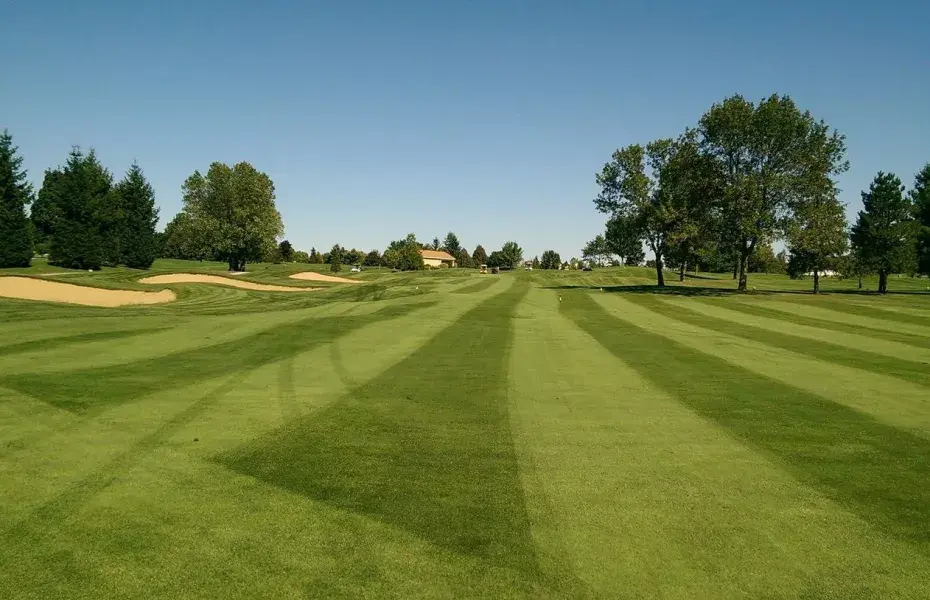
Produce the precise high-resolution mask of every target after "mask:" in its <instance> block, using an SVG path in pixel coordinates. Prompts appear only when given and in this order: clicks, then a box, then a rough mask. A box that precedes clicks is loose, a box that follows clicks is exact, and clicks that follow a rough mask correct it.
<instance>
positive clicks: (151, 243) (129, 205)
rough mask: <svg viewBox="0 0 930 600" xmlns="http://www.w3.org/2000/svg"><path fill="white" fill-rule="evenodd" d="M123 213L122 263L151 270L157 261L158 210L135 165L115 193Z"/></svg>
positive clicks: (142, 176)
mask: <svg viewBox="0 0 930 600" xmlns="http://www.w3.org/2000/svg"><path fill="white" fill-rule="evenodd" d="M114 192H115V196H116V197H117V199H118V205H119V211H120V213H121V217H122V218H121V224H120V227H119V230H118V232H119V236H120V238H119V262H121V263H122V264H124V265H126V266H127V267H130V268H132V269H148V268H149V267H151V266H152V263H153V262H154V261H155V254H156V247H155V225H156V224H157V223H158V209H157V208H156V207H155V190H153V189H152V186H151V185H149V182H148V181H146V179H145V174H144V173H143V172H142V169H141V168H140V167H139V165H138V164H136V163H133V165H132V166H131V167H130V168H129V171H127V172H126V177H125V178H123V180H122V181H120V182H119V183H118V184H116V187H115V189H114Z"/></svg>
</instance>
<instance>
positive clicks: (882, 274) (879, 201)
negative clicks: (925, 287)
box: [851, 172, 917, 294]
mask: <svg viewBox="0 0 930 600" xmlns="http://www.w3.org/2000/svg"><path fill="white" fill-rule="evenodd" d="M862 205H863V210H861V211H859V219H858V220H857V221H856V224H855V225H854V226H853V229H852V236H851V237H852V244H853V247H854V248H855V250H856V252H857V256H859V257H860V258H861V259H862V260H863V261H865V263H867V264H868V265H869V266H870V267H871V269H872V270H874V271H876V272H877V273H878V291H879V293H881V294H885V293H887V292H888V274H889V273H894V272H901V271H908V270H910V269H912V268H913V267H914V265H915V258H916V257H915V253H914V250H915V243H914V242H915V239H914V238H915V234H916V231H915V230H916V225H917V223H916V221H914V219H913V216H914V213H913V209H914V206H913V204H912V203H911V202H910V200H909V199H908V198H907V197H906V196H905V195H904V186H903V185H901V180H900V179H898V178H897V177H895V176H894V175H893V174H892V173H882V172H879V173H878V175H877V176H876V177H875V179H874V181H872V184H871V185H870V186H869V191H868V192H862Z"/></svg>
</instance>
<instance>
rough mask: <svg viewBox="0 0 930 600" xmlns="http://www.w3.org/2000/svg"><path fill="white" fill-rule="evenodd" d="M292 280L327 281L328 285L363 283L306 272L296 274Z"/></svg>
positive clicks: (356, 280)
mask: <svg viewBox="0 0 930 600" xmlns="http://www.w3.org/2000/svg"><path fill="white" fill-rule="evenodd" d="M291 279H306V280H307V281H326V282H328V283H362V282H361V281H359V280H358V279H347V278H345V277H335V276H333V275H323V274H322V273H314V272H313V271H304V272H303V273H294V274H293V275H291Z"/></svg>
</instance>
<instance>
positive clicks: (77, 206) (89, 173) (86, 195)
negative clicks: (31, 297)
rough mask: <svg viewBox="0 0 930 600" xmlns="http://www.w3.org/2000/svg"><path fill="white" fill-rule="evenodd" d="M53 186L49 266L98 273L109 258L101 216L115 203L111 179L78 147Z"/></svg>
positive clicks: (93, 156) (93, 158) (105, 171)
mask: <svg viewBox="0 0 930 600" xmlns="http://www.w3.org/2000/svg"><path fill="white" fill-rule="evenodd" d="M54 185H55V189H54V190H53V191H52V192H53V195H54V198H55V203H56V220H55V223H54V229H53V233H52V242H51V249H50V253H49V262H50V263H52V264H55V265H59V266H62V267H65V268H70V269H99V268H100V266H101V265H102V264H103V262H104V260H105V258H106V257H105V254H106V250H107V248H106V244H105V240H104V237H103V234H102V231H101V229H102V227H101V221H102V219H101V216H102V213H104V212H105V209H106V208H107V207H109V204H110V201H111V199H112V197H111V196H110V192H111V189H112V186H113V177H112V175H110V172H109V171H107V170H106V169H105V168H103V165H101V164H100V161H99V160H97V156H96V154H95V153H94V151H93V150H91V151H90V152H88V153H87V154H84V153H83V152H81V149H80V148H77V147H75V148H74V149H73V150H72V151H71V154H70V155H69V156H68V162H67V164H66V165H65V168H64V169H63V170H62V172H61V176H60V177H58V178H56V180H55V181H54Z"/></svg>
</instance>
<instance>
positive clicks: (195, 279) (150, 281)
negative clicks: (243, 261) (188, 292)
mask: <svg viewBox="0 0 930 600" xmlns="http://www.w3.org/2000/svg"><path fill="white" fill-rule="evenodd" d="M139 283H144V284H146V285H158V284H163V285H164V284H178V283H207V284H213V285H225V286H228V287H234V288H239V289H243V290H252V291H256V292H315V291H318V290H321V289H323V288H313V287H296V286H286V285H270V284H267V283H254V282H251V281H242V280H241V279H230V278H229V277H222V276H220V275H206V274H203V273H169V274H165V275H151V276H149V277H143V278H142V279H140V280H139Z"/></svg>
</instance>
